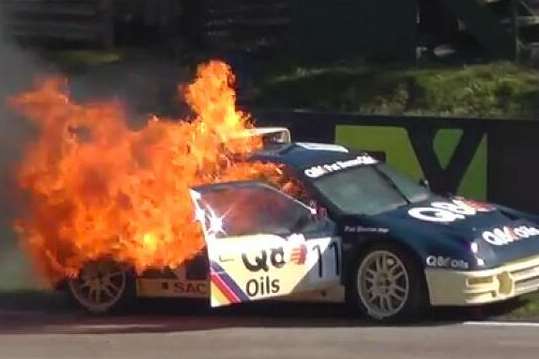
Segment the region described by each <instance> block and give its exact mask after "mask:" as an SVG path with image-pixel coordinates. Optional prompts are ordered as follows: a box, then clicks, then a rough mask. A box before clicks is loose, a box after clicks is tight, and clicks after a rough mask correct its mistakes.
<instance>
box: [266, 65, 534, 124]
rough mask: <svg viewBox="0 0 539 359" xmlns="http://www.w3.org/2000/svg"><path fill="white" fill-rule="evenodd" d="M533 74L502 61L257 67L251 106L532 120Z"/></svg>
mask: <svg viewBox="0 0 539 359" xmlns="http://www.w3.org/2000/svg"><path fill="white" fill-rule="evenodd" d="M538 100H539V72H538V71H536V70H533V69H531V68H528V67H524V66H519V65H515V64H511V63H507V62H499V63H492V64H480V65H468V66H463V65H452V66H450V65H439V64H438V65H435V64H431V65H421V66H419V67H415V66H397V65H367V64H364V63H361V62H357V63H349V64H338V65H328V66H299V65H293V64H286V63H285V64H276V65H271V66H267V67H265V68H263V70H262V74H261V75H260V80H259V82H258V87H257V96H256V99H255V103H256V104H257V105H259V106H262V107H280V108H308V109H314V110H328V111H346V112H360V113H367V114H372V113H377V114H421V115H445V116H471V117H532V116H534V115H535V114H536V113H537V112H538V108H537V104H538V103H539V101H538Z"/></svg>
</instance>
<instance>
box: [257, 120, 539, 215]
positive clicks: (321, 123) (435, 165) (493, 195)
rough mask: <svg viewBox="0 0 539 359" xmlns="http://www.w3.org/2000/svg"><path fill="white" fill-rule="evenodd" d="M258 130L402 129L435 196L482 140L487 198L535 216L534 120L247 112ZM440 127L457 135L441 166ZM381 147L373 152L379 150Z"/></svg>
mask: <svg viewBox="0 0 539 359" xmlns="http://www.w3.org/2000/svg"><path fill="white" fill-rule="evenodd" d="M253 116H254V118H255V119H257V125H258V126H268V125H275V126H286V127H288V128H290V129H291V131H292V137H293V138H295V139H296V140H301V141H305V140H308V141H315V142H333V141H335V136H336V128H337V126H362V127H373V126H374V127H386V128H400V129H403V130H405V132H406V134H407V135H408V139H409V142H410V145H411V148H412V150H413V155H414V156H415V157H416V158H417V161H418V163H419V165H420V167H421V169H422V171H423V174H424V176H425V177H426V179H427V180H428V181H429V182H430V184H431V187H432V188H433V190H434V191H436V192H438V193H456V192H457V190H458V188H459V186H460V184H461V183H462V181H463V178H464V176H465V175H466V172H467V170H468V168H469V167H470V164H471V162H472V160H473V159H474V156H475V154H476V152H477V151H478V148H479V146H480V144H481V142H482V141H484V140H485V139H486V142H487V160H486V161H487V163H486V166H487V179H486V183H485V184H484V185H485V186H486V188H487V198H488V199H489V200H490V201H493V202H497V203H502V204H506V205H510V206H513V207H515V208H520V209H522V210H528V211H532V212H535V213H539V189H538V187H539V166H536V165H534V164H535V163H536V159H537V158H539V121H534V120H519V119H514V120H509V119H479V118H441V117H429V116H379V115H358V114H347V113H325V112H312V111H298V110H296V111H293V110H292V111H290V110H281V111H275V110H271V111H265V110H258V111H254V112H253ZM442 129H456V130H461V131H462V136H461V137H460V140H459V142H458V144H457V146H456V147H455V150H454V152H453V154H452V156H451V158H450V160H449V162H448V164H447V165H446V166H443V165H442V161H441V160H440V158H439V156H438V154H437V152H436V149H435V138H436V135H437V134H438V132H439V131H440V130H442ZM385 148H386V146H385V144H384V143H380V146H379V148H375V149H372V148H371V150H375V151H378V152H384V149H385Z"/></svg>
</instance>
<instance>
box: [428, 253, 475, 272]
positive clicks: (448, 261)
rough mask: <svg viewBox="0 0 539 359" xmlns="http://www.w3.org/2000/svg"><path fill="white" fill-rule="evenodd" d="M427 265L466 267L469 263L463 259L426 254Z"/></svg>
mask: <svg viewBox="0 0 539 359" xmlns="http://www.w3.org/2000/svg"><path fill="white" fill-rule="evenodd" d="M426 262H427V265H428V266H429V267H434V268H452V269H468V268H470V265H469V264H468V262H466V261H465V260H463V259H454V258H451V257H443V256H428V257H427V260H426Z"/></svg>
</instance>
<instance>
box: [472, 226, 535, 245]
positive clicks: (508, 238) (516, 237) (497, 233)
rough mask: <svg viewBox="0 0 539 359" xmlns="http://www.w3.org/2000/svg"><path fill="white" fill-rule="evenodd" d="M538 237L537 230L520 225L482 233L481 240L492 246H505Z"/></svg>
mask: <svg viewBox="0 0 539 359" xmlns="http://www.w3.org/2000/svg"><path fill="white" fill-rule="evenodd" d="M538 235H539V229H538V228H536V227H533V226H526V225H522V226H519V227H514V228H511V227H508V226H505V227H503V228H495V229H492V230H489V231H485V232H483V235H482V237H483V239H484V240H485V241H486V242H488V243H490V244H492V245H494V246H505V245H507V244H510V243H513V242H516V241H520V240H522V239H526V238H530V237H535V236H538Z"/></svg>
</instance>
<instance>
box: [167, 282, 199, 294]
mask: <svg viewBox="0 0 539 359" xmlns="http://www.w3.org/2000/svg"><path fill="white" fill-rule="evenodd" d="M172 290H173V291H174V292H176V293H180V294H205V293H207V292H208V286H207V284H206V283H200V282H175V283H173V286H172Z"/></svg>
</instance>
